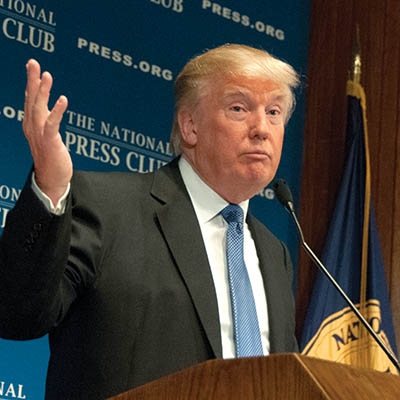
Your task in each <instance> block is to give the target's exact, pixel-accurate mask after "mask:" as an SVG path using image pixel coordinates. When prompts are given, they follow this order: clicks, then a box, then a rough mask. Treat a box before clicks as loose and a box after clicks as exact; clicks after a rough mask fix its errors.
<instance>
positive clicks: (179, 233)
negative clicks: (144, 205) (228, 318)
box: [152, 161, 222, 357]
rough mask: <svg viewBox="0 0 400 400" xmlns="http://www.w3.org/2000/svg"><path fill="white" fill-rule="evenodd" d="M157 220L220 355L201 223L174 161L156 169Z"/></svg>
mask: <svg viewBox="0 0 400 400" xmlns="http://www.w3.org/2000/svg"><path fill="white" fill-rule="evenodd" d="M152 195H153V196H155V197H157V198H158V199H159V200H161V201H162V202H163V203H164V205H163V207H161V208H160V210H158V211H157V217H158V221H159V223H160V227H161V230H162V232H163V234H164V237H165V240H166V242H167V243H168V246H169V248H170V250H171V253H172V255H173V258H174V260H175V262H176V265H177V267H178V269H179V271H180V273H181V275H182V278H183V280H184V281H185V284H186V287H187V289H188V291H189V293H190V296H191V298H192V301H193V304H194V306H195V308H196V310H197V313H198V316H199V319H200V321H201V323H202V325H203V328H204V331H205V333H206V335H207V338H208V340H209V342H210V345H211V347H212V349H213V351H214V354H215V356H216V357H222V345H221V334H220V325H219V316H218V305H217V298H216V294H215V289H214V283H213V280H212V275H211V270H210V266H209V263H208V258H207V253H206V249H205V246H204V243H203V239H202V235H201V230H200V226H199V224H198V221H197V217H196V215H195V211H194V209H193V206H192V203H191V201H190V198H189V195H188V194H187V192H186V189H185V187H184V183H183V180H182V178H181V175H180V173H179V169H178V164H177V162H176V161H174V162H172V163H171V164H170V165H168V166H166V167H164V168H162V169H161V170H159V171H157V172H156V173H155V178H154V182H153V188H152Z"/></svg>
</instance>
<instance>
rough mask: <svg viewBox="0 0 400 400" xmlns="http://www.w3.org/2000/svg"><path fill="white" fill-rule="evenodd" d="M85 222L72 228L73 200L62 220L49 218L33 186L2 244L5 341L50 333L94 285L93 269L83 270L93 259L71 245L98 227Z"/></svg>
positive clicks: (1, 331) (0, 297) (12, 215)
mask: <svg viewBox="0 0 400 400" xmlns="http://www.w3.org/2000/svg"><path fill="white" fill-rule="evenodd" d="M78 214H79V213H78ZM80 217H81V218H80V221H79V222H78V223H74V222H73V219H72V199H71V196H70V197H69V198H68V201H67V206H66V210H65V213H64V214H63V215H62V216H55V215H53V214H51V213H49V212H48V210H47V209H46V208H45V206H44V205H43V203H42V202H41V201H40V200H39V199H38V198H37V196H36V195H35V193H34V192H33V191H32V189H31V186H30V179H29V180H28V182H27V184H26V185H25V187H24V189H23V190H22V192H21V195H20V197H19V199H18V201H17V203H16V205H15V207H14V208H13V210H11V211H10V212H9V213H8V215H7V221H6V226H5V228H4V231H3V235H2V237H1V239H0V321H1V323H0V336H1V337H2V338H5V339H14V340H26V339H33V338H36V337H40V336H43V335H44V334H46V333H48V332H49V331H50V330H51V329H52V328H54V327H55V326H57V324H59V322H60V321H61V320H62V318H63V317H64V316H65V314H66V312H67V311H68V309H69V307H70V305H71V304H72V303H73V302H74V301H75V300H76V298H77V297H78V296H79V294H80V293H81V291H82V290H83V288H84V286H85V285H88V284H90V283H89V281H91V280H93V276H92V274H91V273H90V270H91V268H90V265H89V267H87V265H86V264H85V265H84V263H85V262H89V261H88V260H89V259H90V258H91V257H90V256H86V257H85V251H84V250H83V249H74V248H73V246H72V245H71V243H72V236H73V235H75V234H77V235H78V236H82V235H84V236H85V237H86V236H88V232H87V231H88V227H97V226H98V224H94V223H92V221H90V213H89V212H86V213H84V212H81V213H80ZM81 225H82V226H83V228H80V226H81ZM85 227H86V231H85ZM73 232H74V234H73ZM93 237H97V234H94V236H93ZM89 242H90V241H89ZM78 258H82V259H83V260H84V261H83V262H76V260H77V259H78ZM88 271H89V272H88Z"/></svg>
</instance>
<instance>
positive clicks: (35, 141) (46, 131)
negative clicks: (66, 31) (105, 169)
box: [22, 59, 72, 204]
mask: <svg viewBox="0 0 400 400" xmlns="http://www.w3.org/2000/svg"><path fill="white" fill-rule="evenodd" d="M26 69H27V84H26V90H25V113H24V120H23V124H22V127H23V130H24V133H25V137H26V139H27V140H28V143H29V147H30V150H31V153H32V157H33V162H34V170H35V179H36V183H37V184H38V186H39V188H40V189H41V190H42V191H43V192H44V193H45V194H46V195H47V196H48V197H49V198H50V199H51V200H52V202H53V204H56V203H57V202H58V200H59V199H60V197H61V196H62V195H63V194H64V193H65V191H66V189H67V187H68V183H69V182H70V180H71V178H72V160H71V156H70V154H69V152H68V149H67V148H66V147H65V145H64V143H63V141H62V138H61V135H60V133H59V130H60V123H61V120H62V117H63V114H64V112H65V110H66V109H67V106H68V100H67V98H66V97H65V96H60V97H59V98H58V100H57V102H56V103H55V105H54V107H53V108H52V109H51V110H49V108H48V102H49V97H50V90H51V87H52V85H53V78H52V76H51V74H50V73H49V72H43V74H41V71H40V65H39V63H38V62H37V61H36V60H33V59H31V60H29V61H28V63H27V65H26Z"/></svg>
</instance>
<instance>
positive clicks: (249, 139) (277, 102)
mask: <svg viewBox="0 0 400 400" xmlns="http://www.w3.org/2000/svg"><path fill="white" fill-rule="evenodd" d="M286 112H287V97H285V92H284V91H283V89H282V88H281V87H280V86H279V85H278V84H277V83H275V82H272V81H270V80H261V81H260V80H259V79H254V78H248V77H237V78H230V79H225V80H216V81H215V82H213V83H212V84H210V85H209V88H208V90H206V95H205V96H203V97H202V98H201V100H200V102H199V103H198V104H197V106H196V107H195V109H194V111H193V112H191V113H182V115H185V117H182V118H181V121H184V123H183V124H181V130H182V135H183V139H184V142H185V146H184V155H185V157H186V158H187V159H188V160H189V162H190V163H191V165H192V167H193V168H194V169H195V171H196V172H197V173H198V174H199V176H200V177H201V178H202V179H203V181H205V182H206V183H207V184H208V185H209V186H210V187H211V188H213V189H214V190H215V191H216V192H217V193H218V194H219V195H220V196H222V197H223V198H224V199H225V200H227V201H229V202H233V203H239V202H241V201H243V200H246V199H248V198H250V197H252V196H254V195H255V194H256V193H258V192H259V191H260V190H261V189H263V188H264V187H265V186H266V185H267V184H268V183H270V182H271V180H272V179H273V177H274V176H275V173H276V170H277V168H278V165H279V161H280V157H281V152H282V144H283V136H284V123H285V115H286ZM182 128H183V129H182Z"/></svg>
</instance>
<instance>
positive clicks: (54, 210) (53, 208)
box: [31, 173, 71, 215]
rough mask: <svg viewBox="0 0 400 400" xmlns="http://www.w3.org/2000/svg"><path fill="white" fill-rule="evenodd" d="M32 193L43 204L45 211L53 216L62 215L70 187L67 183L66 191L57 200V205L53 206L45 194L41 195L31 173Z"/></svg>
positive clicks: (33, 174)
mask: <svg viewBox="0 0 400 400" xmlns="http://www.w3.org/2000/svg"><path fill="white" fill-rule="evenodd" d="M31 187H32V190H33V192H34V193H35V194H36V196H37V197H38V198H39V200H40V201H41V202H42V203H43V205H44V206H45V207H46V209H47V210H48V211H49V212H51V213H52V214H54V215H62V214H64V213H65V207H66V204H67V197H68V194H69V191H70V187H71V185H70V184H69V183H68V187H67V190H66V191H65V193H64V194H63V195H62V197H61V198H60V200H58V203H57V204H56V205H54V204H53V202H52V201H51V199H50V197H48V196H47V195H46V194H45V193H43V192H42V191H41V190H40V188H39V186H38V185H37V183H36V180H35V173H32V184H31Z"/></svg>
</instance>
